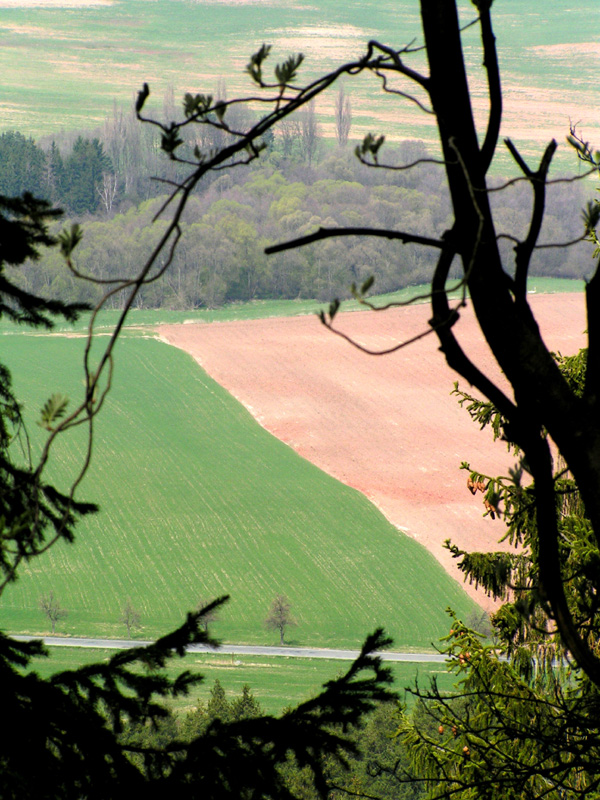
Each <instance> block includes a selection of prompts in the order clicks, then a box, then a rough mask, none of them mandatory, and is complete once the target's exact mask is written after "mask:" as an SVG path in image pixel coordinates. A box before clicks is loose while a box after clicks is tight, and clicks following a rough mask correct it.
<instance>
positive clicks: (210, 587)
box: [1, 334, 473, 649]
mask: <svg viewBox="0 0 600 800" xmlns="http://www.w3.org/2000/svg"><path fill="white" fill-rule="evenodd" d="M3 343H4V348H3V360H4V361H5V362H6V363H7V364H8V365H9V367H10V368H11V369H12V371H13V376H14V382H15V387H16V391H17V395H18V396H19V397H20V398H23V400H24V402H25V411H26V418H28V419H29V420H30V424H29V428H30V432H31V435H32V440H33V445H34V449H35V446H36V445H37V444H39V438H40V435H41V430H40V429H39V428H36V426H35V425H34V424H33V422H32V418H33V419H35V416H36V414H37V410H38V409H39V408H40V407H41V405H42V404H43V402H44V400H45V399H46V397H47V396H48V395H49V394H51V393H52V392H55V391H60V392H64V393H67V394H69V395H70V396H75V395H76V394H77V393H78V391H80V388H79V387H80V385H81V382H80V378H79V373H78V369H77V364H78V360H79V358H80V352H81V348H82V343H83V340H82V339H79V338H65V337H60V336H59V337H56V336H49V337H48V336H35V335H33V336H31V335H25V334H24V335H19V336H6V337H4V339H3ZM114 383H115V386H114V389H113V391H112V393H111V397H110V402H109V403H108V405H107V406H106V407H105V409H104V410H103V413H102V415H101V417H100V418H99V420H98V426H97V436H96V443H95V448H94V458H93V463H92V467H91V469H90V472H89V474H88V477H87V478H86V480H85V482H84V485H83V489H82V493H81V496H82V497H84V498H85V499H88V500H91V501H96V502H98V503H99V504H100V505H101V508H102V511H101V513H100V514H99V515H98V516H97V517H96V518H94V519H92V520H91V521H86V522H85V523H83V524H82V525H81V526H80V532H79V536H78V540H77V544H76V546H74V547H73V546H68V545H62V544H61V545H57V546H56V547H54V548H53V549H52V550H51V551H50V552H49V553H48V555H46V556H45V557H44V558H43V559H38V560H37V561H34V562H33V563H32V564H31V565H30V567H29V568H26V569H23V570H22V573H21V579H20V580H19V581H18V582H17V584H16V585H14V586H11V587H10V589H9V590H8V592H7V593H6V594H5V596H4V597H3V598H2V605H1V614H2V627H3V628H4V629H7V628H8V629H10V630H12V631H25V632H30V633H34V634H37V633H44V632H48V623H47V621H46V620H45V618H44V617H43V615H42V613H41V611H40V610H39V607H38V606H39V597H40V596H41V594H43V593H45V592H48V591H50V590H52V591H54V592H55V593H56V595H57V596H58V597H59V599H60V602H61V604H62V605H63V606H64V607H65V608H66V609H67V610H68V611H69V616H68V618H67V619H66V620H64V621H63V622H61V623H60V625H59V627H58V628H57V632H60V633H66V634H83V635H88V636H100V635H102V636H121V635H123V633H124V630H123V626H122V625H121V624H120V623H119V621H118V620H119V616H120V609H121V608H122V606H123V605H124V604H125V602H126V601H127V600H130V601H131V602H132V603H133V605H134V606H136V607H137V608H139V610H140V612H141V613H142V617H143V623H144V635H146V636H154V635H156V634H159V633H163V632H165V631H166V630H168V629H170V628H171V627H172V626H174V625H176V624H177V623H178V622H179V621H180V620H181V619H182V616H183V614H184V613H185V611H186V610H187V609H190V608H193V607H195V606H196V605H197V603H198V602H199V601H200V600H201V599H202V598H207V597H214V596H217V595H222V594H231V598H232V599H231V601H230V603H229V605H228V607H227V609H226V610H224V611H223V612H222V614H221V617H220V620H219V622H218V623H217V624H216V625H215V633H216V634H217V635H218V636H220V637H222V638H224V639H225V640H227V641H230V642H249V643H263V644H271V643H273V644H274V643H276V639H277V637H276V636H274V634H273V633H267V632H266V631H265V630H264V628H263V624H262V621H263V619H264V617H265V615H266V611H267V608H268V605H269V603H270V602H271V600H272V598H273V597H274V595H275V594H276V593H278V592H283V593H285V594H287V595H288V596H289V598H290V601H291V603H292V605H293V609H294V613H295V615H296V617H297V620H298V623H299V624H298V627H297V628H295V629H293V631H292V634H291V636H290V641H294V642H295V643H298V644H319V645H324V646H327V645H335V646H354V647H355V646H357V645H358V644H359V643H360V641H361V639H362V637H363V636H364V634H365V633H367V632H368V631H371V630H372V629H373V628H374V627H375V626H376V625H384V626H385V628H386V629H387V630H388V631H389V633H390V634H391V635H392V636H393V637H394V638H395V640H396V644H397V645H398V646H399V647H407V648H416V649H421V648H428V647H430V646H431V643H432V642H434V641H436V640H437V639H438V637H439V636H440V635H441V634H443V633H444V632H445V630H446V626H447V619H446V616H445V613H444V609H445V608H446V607H447V606H449V605H450V606H453V607H454V608H455V609H456V610H457V611H458V612H459V613H460V614H462V615H465V614H468V613H469V612H470V611H471V610H472V608H473V604H472V602H471V601H470V600H468V598H467V597H466V595H465V594H464V593H463V591H462V589H461V588H460V587H459V586H458V585H457V584H456V583H455V582H454V581H453V580H452V579H451V578H449V577H448V576H447V575H446V573H445V572H444V571H443V570H442V568H441V567H440V566H439V565H438V564H437V562H436V561H435V560H434V559H433V557H432V556H430V555H429V554H428V553H427V552H426V551H425V550H424V549H423V548H422V547H420V546H419V545H417V544H416V543H415V542H414V541H413V540H411V539H409V538H408V537H406V536H404V535H403V534H401V533H399V532H398V531H397V530H396V529H395V528H394V527H393V526H392V525H391V524H389V523H388V522H387V521H386V520H385V518H384V517H383V516H382V515H381V514H380V513H379V512H378V511H377V510H376V509H375V508H374V507H373V506H372V505H371V504H370V503H369V502H368V501H367V500H366V498H365V497H364V496H363V495H361V494H359V493H358V492H356V491H354V490H351V489H349V488H347V487H346V486H343V485H342V484H340V483H338V482H337V481H335V480H333V479H332V478H330V477H328V476H327V475H325V474H324V473H322V472H321V471H319V470H318V469H317V468H315V467H314V466H312V465H311V464H309V463H308V462H307V461H305V460H303V459H301V458H300V457H299V456H297V455H296V454H295V453H294V452H293V451H292V450H291V449H290V448H289V447H287V446H286V445H284V444H282V443H281V442H279V441H278V440H277V439H275V438H274V437H273V436H271V435H270V434H268V433H267V432H265V431H264V430H263V429H262V428H261V427H260V426H259V425H258V424H257V423H256V422H255V421H254V420H253V419H252V418H251V416H250V414H249V413H248V412H247V411H246V410H245V409H244V408H243V407H242V406H241V405H240V404H238V403H237V401H235V400H234V399H233V398H232V397H231V396H230V395H229V394H228V393H227V392H226V391H225V390H224V389H222V388H221V387H220V386H219V385H218V384H216V383H215V382H214V381H212V380H211V379H210V378H209V377H208V376H207V375H206V374H205V373H204V372H203V371H202V370H201V369H200V368H199V367H198V366H197V365H196V364H195V362H194V361H193V360H192V359H191V357H189V356H187V355H186V354H184V353H182V352H180V351H178V350H175V349H174V348H172V347H169V346H167V345H165V344H162V343H160V342H158V341H156V340H153V339H149V338H146V337H142V336H138V337H136V336H130V337H127V338H124V339H123V340H122V341H121V342H120V343H119V345H118V348H117V356H116V368H115V381H114ZM83 434H84V431H83V430H82V429H77V430H76V431H75V433H74V435H70V434H69V435H67V436H66V437H65V439H64V440H63V441H62V442H61V443H60V444H59V447H58V448H57V450H56V452H55V454H54V460H53V462H52V465H51V467H52V469H51V471H50V477H51V478H52V479H53V480H55V481H56V482H57V484H58V485H59V486H63V487H65V486H66V480H67V478H68V477H70V476H71V475H72V474H73V473H74V471H75V469H76V466H77V464H78V462H79V460H80V459H81V453H82V444H83V442H82V436H83Z"/></svg>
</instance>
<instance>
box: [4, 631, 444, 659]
mask: <svg viewBox="0 0 600 800" xmlns="http://www.w3.org/2000/svg"><path fill="white" fill-rule="evenodd" d="M13 638H15V639H19V640H21V641H28V640H29V639H35V638H39V637H35V636H14V637H13ZM42 641H43V642H44V644H47V645H48V646H51V647H93V648H102V649H108V650H123V649H125V648H128V647H140V646H143V645H147V644H152V642H149V641H141V640H138V639H135V640H131V639H83V638H82V639H79V638H76V637H74V636H73V637H68V638H66V637H65V638H63V637H61V636H44V637H43V638H42ZM188 652H190V653H224V654H226V655H240V656H246V655H248V656H288V657H293V658H331V659H340V660H342V661H352V660H353V659H355V658H356V656H357V655H358V650H330V649H327V648H324V647H314V648H313V647H260V646H255V645H245V644H229V645H228V644H224V645H221V647H219V648H218V650H216V649H215V648H213V647H208V646H207V645H202V644H192V645H190V646H189V647H188ZM379 655H380V656H381V658H382V659H383V660H384V661H414V662H417V663H435V662H444V661H445V656H442V655H440V654H439V653H391V652H381V653H379Z"/></svg>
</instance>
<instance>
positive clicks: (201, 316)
mask: <svg viewBox="0 0 600 800" xmlns="http://www.w3.org/2000/svg"><path fill="white" fill-rule="evenodd" d="M528 287H529V291H530V292H535V293H538V294H557V293H562V292H582V291H583V290H584V287H585V282H584V281H583V280H571V279H567V278H537V277H532V278H529V281H528ZM428 291H429V287H428V286H407V287H406V288H404V289H401V290H400V291H398V292H393V293H392V294H385V295H378V296H377V297H374V298H372V299H373V302H375V303H376V304H377V305H385V304H387V303H390V302H392V301H393V302H407V301H409V300H411V299H412V298H416V297H420V296H422V295H424V294H426V293H427V292H428ZM326 309H327V304H326V303H322V302H319V301H318V300H251V301H249V302H244V303H230V304H228V305H225V306H222V307H220V308H202V309H193V310H190V311H169V310H167V309H160V310H154V309H136V308H134V309H132V310H131V311H130V312H129V315H128V317H127V323H126V327H125V328H124V330H123V335H124V336H130V335H133V336H139V333H140V332H139V330H138V329H139V328H148V327H150V328H154V327H155V326H156V325H163V324H164V325H172V324H178V323H182V324H185V323H190V322H231V321H234V320H250V319H267V318H269V317H293V316H300V315H303V314H317V313H318V312H319V311H321V310H326ZM340 310H341V311H366V309H365V307H364V306H361V305H359V303H357V302H356V300H345V301H344V302H343V303H342V306H341V309H340ZM119 314H120V312H119V311H113V310H109V311H102V312H101V313H100V315H99V317H98V320H97V324H96V330H97V331H98V332H100V333H106V332H108V331H109V330H111V329H112V328H113V327H114V325H115V324H116V323H117V320H118V317H119ZM87 325H88V317H87V315H85V314H84V315H82V317H81V318H80V320H79V321H78V322H76V323H67V322H60V321H58V322H57V323H56V326H55V330H56V331H61V332H67V331H73V332H81V333H83V332H85V331H86V330H87ZM24 330H27V328H26V327H16V326H15V325H14V324H13V323H11V322H8V321H6V320H0V335H6V334H10V335H19V334H20V333H21V332H23V331H24Z"/></svg>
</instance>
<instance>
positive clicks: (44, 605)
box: [40, 591, 68, 635]
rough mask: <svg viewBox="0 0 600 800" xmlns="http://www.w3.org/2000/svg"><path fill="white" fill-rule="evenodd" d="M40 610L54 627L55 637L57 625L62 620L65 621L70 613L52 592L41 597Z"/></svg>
mask: <svg viewBox="0 0 600 800" xmlns="http://www.w3.org/2000/svg"><path fill="white" fill-rule="evenodd" d="M40 608H41V609H42V611H43V612H44V614H45V615H46V616H47V617H48V619H49V620H50V625H51V626H52V635H54V631H55V629H56V623H57V622H58V621H59V620H60V619H64V618H65V617H66V616H68V612H67V611H66V609H64V608H61V606H60V603H59V602H58V598H57V597H56V595H55V594H54V592H52V591H50V592H48V594H43V595H42V596H41V597H40Z"/></svg>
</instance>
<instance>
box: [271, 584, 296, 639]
mask: <svg viewBox="0 0 600 800" xmlns="http://www.w3.org/2000/svg"><path fill="white" fill-rule="evenodd" d="M297 624H298V623H297V622H296V620H295V619H294V618H293V617H292V615H291V606H290V601H289V600H288V599H287V597H286V596H285V595H284V594H277V595H275V599H274V600H273V602H272V603H271V607H270V608H269V613H268V615H267V618H266V619H265V627H266V628H268V629H269V630H272V631H279V643H280V644H283V643H284V642H283V637H284V636H285V629H286V628H289V627H291V626H293V625H297Z"/></svg>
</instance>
